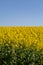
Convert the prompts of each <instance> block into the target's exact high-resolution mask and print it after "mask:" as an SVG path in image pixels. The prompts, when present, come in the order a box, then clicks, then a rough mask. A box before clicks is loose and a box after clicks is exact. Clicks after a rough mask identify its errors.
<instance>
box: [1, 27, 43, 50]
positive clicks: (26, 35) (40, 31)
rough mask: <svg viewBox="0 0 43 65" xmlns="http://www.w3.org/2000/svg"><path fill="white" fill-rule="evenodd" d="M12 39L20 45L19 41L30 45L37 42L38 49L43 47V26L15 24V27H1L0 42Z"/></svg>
mask: <svg viewBox="0 0 43 65" xmlns="http://www.w3.org/2000/svg"><path fill="white" fill-rule="evenodd" d="M10 40H12V41H13V42H14V43H15V44H14V45H13V46H16V47H18V45H19V43H21V44H25V46H26V47H29V46H30V45H31V44H35V45H36V48H37V49H41V48H43V27H42V26H39V27H29V26H23V27H22V26H19V27H18V26H17V27H16V26H15V27H10V26H9V27H0V44H2V42H3V41H4V42H5V41H8V42H10ZM7 46H8V44H7Z"/></svg>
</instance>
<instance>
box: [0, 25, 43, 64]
mask: <svg viewBox="0 0 43 65" xmlns="http://www.w3.org/2000/svg"><path fill="white" fill-rule="evenodd" d="M0 65H43V27H41V26H39V27H35V26H34V27H31V26H30V27H29V26H27V27H26V26H15V27H10V26H9V27H0Z"/></svg>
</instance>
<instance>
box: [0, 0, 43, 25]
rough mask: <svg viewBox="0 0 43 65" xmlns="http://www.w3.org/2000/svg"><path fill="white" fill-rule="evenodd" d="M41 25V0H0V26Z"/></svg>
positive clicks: (42, 10) (42, 8)
mask: <svg viewBox="0 0 43 65" xmlns="http://www.w3.org/2000/svg"><path fill="white" fill-rule="evenodd" d="M34 25H36V26H37V25H39V26H40V25H42V26H43V0H0V26H34Z"/></svg>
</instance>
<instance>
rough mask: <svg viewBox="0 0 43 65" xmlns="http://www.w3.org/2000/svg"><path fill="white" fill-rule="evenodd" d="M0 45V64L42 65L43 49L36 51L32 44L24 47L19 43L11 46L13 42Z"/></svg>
mask: <svg viewBox="0 0 43 65" xmlns="http://www.w3.org/2000/svg"><path fill="white" fill-rule="evenodd" d="M7 43H8V42H6V43H3V44H2V45H0V65H43V49H40V50H39V51H37V49H36V48H35V46H34V45H33V44H32V45H31V46H30V47H29V48H26V47H25V45H24V44H20V43H19V46H18V47H17V48H15V47H13V42H10V43H8V46H7V45H6V44H7Z"/></svg>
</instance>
